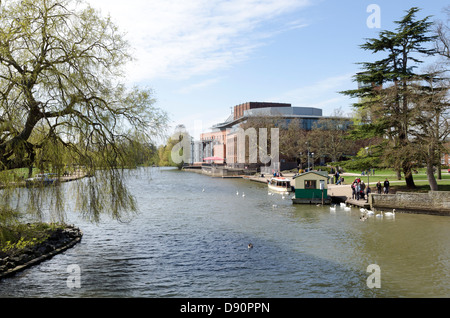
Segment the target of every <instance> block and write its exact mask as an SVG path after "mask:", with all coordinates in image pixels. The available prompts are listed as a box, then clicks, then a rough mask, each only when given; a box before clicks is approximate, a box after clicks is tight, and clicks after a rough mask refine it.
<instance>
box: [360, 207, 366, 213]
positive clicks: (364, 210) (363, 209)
mask: <svg viewBox="0 0 450 318" xmlns="http://www.w3.org/2000/svg"><path fill="white" fill-rule="evenodd" d="M359 211H361V213H366V212H367V209H365V208H361V209H359Z"/></svg>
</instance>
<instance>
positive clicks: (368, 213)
mask: <svg viewBox="0 0 450 318" xmlns="http://www.w3.org/2000/svg"><path fill="white" fill-rule="evenodd" d="M374 214H375V212H373V211H371V210H367V215H374Z"/></svg>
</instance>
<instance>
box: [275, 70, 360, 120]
mask: <svg viewBox="0 0 450 318" xmlns="http://www.w3.org/2000/svg"><path fill="white" fill-rule="evenodd" d="M353 75H355V74H354V73H347V74H342V75H338V76H332V77H328V78H324V79H322V80H320V81H318V82H315V83H312V84H310V85H307V86H302V87H299V88H296V89H293V90H290V91H287V92H284V93H283V94H281V95H280V96H278V97H276V98H272V100H275V101H290V102H291V103H292V104H293V106H300V107H317V108H322V109H323V111H324V115H327V113H328V114H331V113H332V112H333V111H334V110H335V109H337V108H340V107H343V108H346V109H345V112H348V111H349V106H350V104H351V102H350V99H349V98H348V97H347V96H345V95H342V94H340V93H339V91H344V90H348V89H352V88H354V86H355V83H354V82H353V80H352V76H353Z"/></svg>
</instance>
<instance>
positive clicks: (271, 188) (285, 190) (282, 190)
mask: <svg viewBox="0 0 450 318" xmlns="http://www.w3.org/2000/svg"><path fill="white" fill-rule="evenodd" d="M267 186H268V187H269V189H270V190H272V191H277V192H292V189H291V187H289V188H285V187H277V186H274V185H272V184H270V183H269V184H267Z"/></svg>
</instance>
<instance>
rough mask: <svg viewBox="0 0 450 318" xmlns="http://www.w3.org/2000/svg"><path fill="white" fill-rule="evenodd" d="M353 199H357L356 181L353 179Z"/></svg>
mask: <svg viewBox="0 0 450 318" xmlns="http://www.w3.org/2000/svg"><path fill="white" fill-rule="evenodd" d="M351 187H352V200H354V199H356V182H355V181H353V183H352V185H351Z"/></svg>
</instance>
